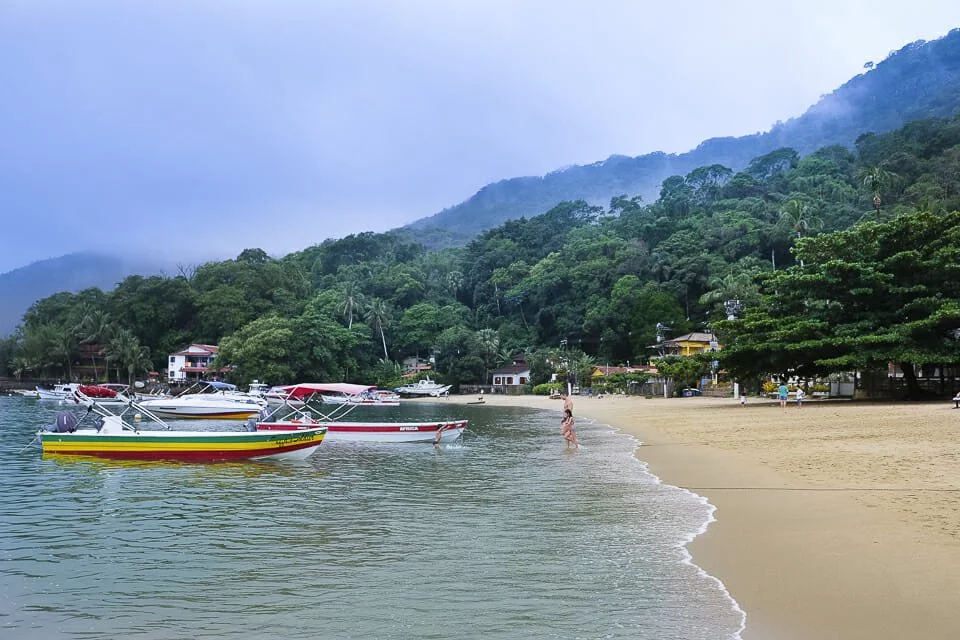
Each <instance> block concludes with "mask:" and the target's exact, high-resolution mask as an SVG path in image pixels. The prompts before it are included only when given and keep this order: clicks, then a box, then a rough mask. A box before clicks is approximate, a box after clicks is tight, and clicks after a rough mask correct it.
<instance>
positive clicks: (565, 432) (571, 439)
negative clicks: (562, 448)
mask: <svg viewBox="0 0 960 640" xmlns="http://www.w3.org/2000/svg"><path fill="white" fill-rule="evenodd" d="M574 426H575V423H574V421H573V412H571V411H570V409H564V411H563V421H562V422H561V423H560V435H562V436H563V439H564V440H566V441H567V448H568V449H569V448H570V445H571V444H572V445H573V446H574V448H576V449H579V448H580V441H579V440H577V432H576V429H575V428H574Z"/></svg>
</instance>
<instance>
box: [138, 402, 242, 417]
mask: <svg viewBox="0 0 960 640" xmlns="http://www.w3.org/2000/svg"><path fill="white" fill-rule="evenodd" d="M140 406H141V407H143V408H144V409H149V410H150V412H151V413H154V414H156V415H158V416H160V417H161V418H187V419H202V420H246V419H247V418H249V417H250V416H255V415H257V414H259V413H260V409H259V408H257V407H251V408H249V409H239V408H237V409H228V408H224V407H198V406H184V407H176V406H170V405H166V406H165V405H163V404H153V401H147V402H141V403H140Z"/></svg>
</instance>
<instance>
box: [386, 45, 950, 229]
mask: <svg viewBox="0 0 960 640" xmlns="http://www.w3.org/2000/svg"><path fill="white" fill-rule="evenodd" d="M958 111H960V29H954V30H953V31H951V32H950V33H949V34H948V35H946V36H945V37H943V38H940V39H938V40H935V41H932V42H924V41H918V42H914V43H912V44H909V45H907V46H905V47H903V48H902V49H900V50H899V51H896V52H894V53H892V54H890V56H889V57H888V58H887V59H886V60H884V61H882V62H881V63H879V64H877V65H876V66H875V67H874V68H873V69H871V70H870V71H867V72H865V73H863V74H861V75H859V76H857V77H855V78H853V79H851V80H850V81H849V82H847V83H846V84H844V85H843V86H842V87H840V88H839V89H837V90H836V91H834V92H833V93H831V94H829V95H826V96H824V97H823V98H821V100H820V101H819V102H817V104H815V105H813V106H812V107H810V109H808V110H807V112H806V113H804V114H803V115H802V116H800V117H798V118H793V119H790V120H788V121H786V122H782V123H777V124H776V125H774V126H773V127H772V128H771V130H770V131H768V132H766V133H762V134H756V135H751V136H744V137H740V138H712V139H710V140H707V141H705V142H703V143H702V144H701V145H699V146H698V147H697V148H696V149H694V150H692V151H690V152H688V153H682V154H666V153H659V152H657V153H650V154H646V155H642V156H638V157H635V158H631V157H627V156H611V157H609V158H607V159H606V160H604V161H602V162H597V163H595V164H591V165H586V166H574V167H570V168H567V169H563V170H560V171H555V172H553V173H549V174H547V175H545V176H543V177H523V178H511V179H508V180H501V181H500V182H496V183H493V184H489V185H487V186H485V187H484V188H482V189H481V190H480V191H478V192H477V193H476V194H474V195H473V196H471V197H470V198H469V199H468V200H466V201H464V202H462V203H460V204H458V205H456V206H453V207H450V208H448V209H444V210H443V211H441V212H440V213H437V214H435V215H433V216H430V217H427V218H423V219H421V220H418V221H416V222H414V223H412V224H410V225H408V226H407V227H405V228H407V229H410V230H414V231H416V237H417V238H418V239H420V240H421V241H423V242H425V243H426V244H428V245H429V246H432V247H443V246H462V245H463V244H465V243H466V242H467V241H468V240H469V239H470V238H472V237H473V236H474V235H476V234H477V233H478V232H480V231H483V230H485V229H490V228H493V227H496V226H498V225H500V224H503V223H504V222H506V221H507V220H513V219H516V218H520V217H523V216H526V217H530V216H534V215H538V214H540V213H543V212H545V211H547V210H548V209H550V208H551V207H552V206H553V205H555V204H556V203H558V202H561V201H565V200H583V201H585V202H587V203H589V204H595V205H602V206H606V205H607V204H608V203H609V202H610V199H611V198H612V197H615V196H618V195H623V194H627V195H630V196H634V195H640V196H642V197H643V199H644V200H645V201H647V202H652V201H653V200H655V199H656V197H657V195H658V194H659V192H660V184H661V183H662V182H663V180H664V179H665V178H667V177H669V176H671V175H677V174H680V175H683V174H686V173H688V172H690V171H692V170H693V169H695V168H697V167H702V166H707V165H712V164H720V165H723V166H726V167H730V168H732V169H734V170H739V169H742V168H743V167H745V166H746V165H747V163H748V162H750V161H751V160H752V159H753V158H756V157H758V156H761V155H763V154H766V153H769V152H770V151H773V150H774V149H778V148H782V147H790V148H792V149H795V150H796V151H798V152H799V153H800V154H801V155H806V154H808V153H811V152H813V151H815V150H816V149H819V148H821V147H824V146H829V145H833V144H839V145H843V146H845V147H851V146H852V145H853V142H854V141H855V140H856V139H857V137H858V136H859V135H860V134H862V133H864V132H870V131H872V132H876V133H882V132H886V131H891V130H893V129H896V128H898V127H901V126H903V125H904V124H905V123H907V122H909V121H912V120H917V119H921V118H932V117H949V116H951V115H953V114H955V113H957V112H958Z"/></svg>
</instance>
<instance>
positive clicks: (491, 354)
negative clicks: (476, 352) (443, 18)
mask: <svg viewBox="0 0 960 640" xmlns="http://www.w3.org/2000/svg"><path fill="white" fill-rule="evenodd" d="M477 346H478V347H479V348H480V353H482V354H483V369H484V371H483V383H484V384H487V383H488V382H489V381H490V363H491V362H492V361H493V360H494V358H496V356H497V351H498V350H499V349H500V336H499V335H497V332H496V331H494V330H493V329H480V331H477Z"/></svg>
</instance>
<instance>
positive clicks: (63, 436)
mask: <svg viewBox="0 0 960 640" xmlns="http://www.w3.org/2000/svg"><path fill="white" fill-rule="evenodd" d="M325 435H326V428H323V427H321V428H317V429H308V430H304V431H288V432H250V431H124V432H122V433H113V434H102V433H99V432H97V431H95V430H93V429H81V430H78V431H75V432H73V433H52V432H51V433H48V432H42V433H41V434H40V441H41V443H42V446H43V453H44V455H73V456H95V457H98V458H114V459H123V460H179V461H187V462H221V461H229V460H244V459H251V458H306V457H307V456H309V455H310V454H311V453H313V452H314V451H315V450H316V448H317V447H318V446H320V444H321V443H322V442H323V438H324V436H325Z"/></svg>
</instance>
